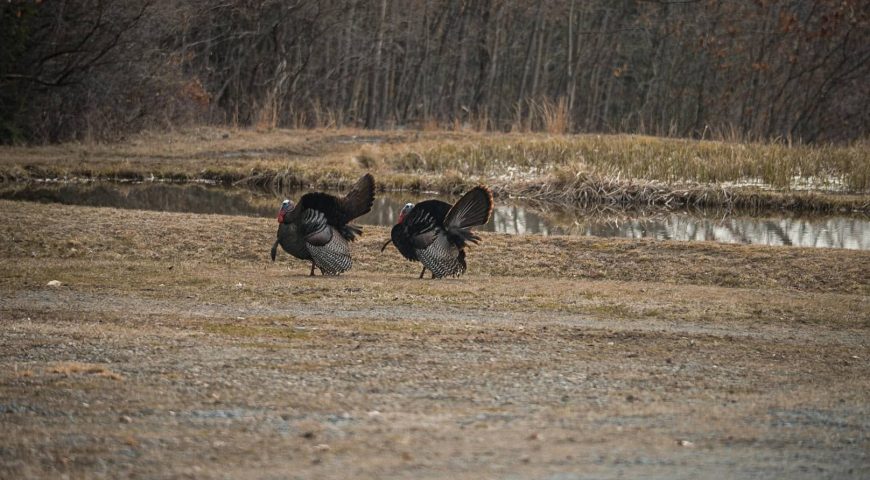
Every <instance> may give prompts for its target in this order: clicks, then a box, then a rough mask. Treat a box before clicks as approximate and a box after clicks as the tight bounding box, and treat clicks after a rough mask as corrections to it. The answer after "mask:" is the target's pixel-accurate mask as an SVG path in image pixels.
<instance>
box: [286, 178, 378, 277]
mask: <svg viewBox="0 0 870 480" xmlns="http://www.w3.org/2000/svg"><path fill="white" fill-rule="evenodd" d="M373 203H374V178H373V177H372V176H371V175H370V174H365V175H363V176H362V177H361V178H360V179H359V180H358V181H357V183H356V184H355V185H354V186H353V188H352V189H351V190H350V192H348V193H347V195H345V196H344V197H343V198H339V197H335V196H333V195H330V194H328V193H322V192H313V193H306V194H305V195H303V196H302V198H300V199H299V203H298V204H297V205H295V206H293V205H292V203H290V204H289V205H290V206H283V207H282V209H281V211H280V212H279V214H278V221H279V225H278V234H277V239H276V240H275V244H274V245H273V246H272V260H273V261H274V260H275V256H276V254H277V250H278V245H281V248H283V249H284V251H286V252H287V253H289V254H291V255H293V256H294V257H296V258H299V259H302V260H310V261H311V262H312V265H311V274H312V275H313V274H314V268H315V267H317V268H319V269H320V271H321V272H322V273H323V274H324V275H338V274H340V273H344V272H346V271H347V270H349V269H350V268H351V266H352V264H353V262H352V260H351V256H350V246H349V244H348V242H352V241H354V240H355V239H356V238H357V237H358V236H359V235H361V234H362V229H361V228H360V227H358V226H356V225H352V224H351V223H350V222H351V221H352V220H353V219H355V218H357V217H359V216H360V215H364V214H366V213H368V212H369V211H370V210H371V208H372V205H373ZM285 205H287V202H285Z"/></svg>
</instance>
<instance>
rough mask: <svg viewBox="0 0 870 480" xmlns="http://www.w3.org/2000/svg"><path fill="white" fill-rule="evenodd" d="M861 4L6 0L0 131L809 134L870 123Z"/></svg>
mask: <svg viewBox="0 0 870 480" xmlns="http://www.w3.org/2000/svg"><path fill="white" fill-rule="evenodd" d="M868 78H870V2H868V1H867V0H753V1H748V0H747V1H727V0H539V1H523V0H221V1H218V2H214V1H206V0H186V1H185V0H147V1H143V0H140V1H133V0H49V1H34V0H29V1H25V0H12V1H9V2H2V3H0V140H2V141H3V142H7V143H8V142H15V141H33V142H54V141H63V140H69V139H84V138H92V139H98V140H99V139H111V138H116V137H118V136H122V135H124V134H127V133H129V132H134V131H137V130H140V129H143V128H164V127H169V126H178V125H186V124H202V123H209V124H219V125H232V126H257V127H267V128H269V127H330V126H336V127H342V126H356V127H366V128H396V127H410V128H430V127H431V128H436V127H437V128H472V129H479V130H501V131H539V130H544V131H550V132H554V133H563V132H629V133H644V134H653V135H667V136H684V137H696V138H716V137H719V138H722V137H725V138H734V139H753V140H754V139H771V138H787V139H792V140H795V141H804V142H828V141H851V140H856V139H864V138H866V136H867V132H868V126H870V81H868V80H867V79H868Z"/></svg>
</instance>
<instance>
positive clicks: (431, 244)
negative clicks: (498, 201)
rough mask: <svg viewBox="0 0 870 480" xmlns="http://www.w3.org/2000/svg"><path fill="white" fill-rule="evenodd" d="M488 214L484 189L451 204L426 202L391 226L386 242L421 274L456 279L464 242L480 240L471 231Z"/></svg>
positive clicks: (489, 198) (462, 260) (460, 269)
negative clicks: (415, 263) (418, 265)
mask: <svg viewBox="0 0 870 480" xmlns="http://www.w3.org/2000/svg"><path fill="white" fill-rule="evenodd" d="M409 206H410V204H409ZM491 213H492V193H491V192H490V191H489V189H488V188H486V187H484V186H478V187H475V188H474V189H472V190H471V191H469V192H468V193H466V194H465V195H463V196H462V198H460V199H459V201H458V202H456V204H454V205H450V204H449V203H446V202H442V201H440V200H426V201H423V202H420V203H418V204H416V205H414V206H413V208H411V210H410V211H409V212H408V213H407V214H406V215H404V217H403V218H402V219H401V220H400V221H399V223H397V224H396V225H395V226H393V229H392V230H391V232H390V241H391V242H392V243H393V244H394V245H395V246H396V249H397V250H399V253H401V254H402V256H403V257H405V258H406V259H408V260H412V261H419V262H421V263H422V264H423V267H424V269H423V270H424V272H425V269H427V268H428V269H429V270H430V271H432V276H433V277H436V278H440V277H445V276H459V275H462V274H463V273H465V271H466V269H467V265H466V263H465V247H466V245H467V243H468V242H471V243H478V242H479V241H480V237H479V236H477V235H475V234H474V233H473V232H472V231H471V228H472V227H475V226H478V225H483V224H485V223H486V222H487V221H489V217H490V215H491ZM387 244H389V242H387ZM387 244H385V245H384V248H386V245H387ZM420 275H421V277H422V272H421V274H420Z"/></svg>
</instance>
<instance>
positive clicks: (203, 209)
mask: <svg viewBox="0 0 870 480" xmlns="http://www.w3.org/2000/svg"><path fill="white" fill-rule="evenodd" d="M288 196H289V197H291V198H298V197H299V194H292V195H288ZM431 197H432V196H431V195H429V196H426V197H419V196H414V195H410V194H407V193H386V194H379V195H378V196H377V198H376V199H375V204H374V207H373V208H372V211H371V212H369V213H368V214H366V215H365V216H363V217H361V218H360V219H359V220H358V222H359V223H361V224H366V225H393V224H394V223H395V221H396V218H397V215H398V211H399V209H401V207H402V205H404V204H405V203H406V202H409V201H411V202H417V201H420V200H422V199H423V198H431ZM0 198H3V199H10V200H28V201H38V202H54V203H63V204H69V205H90V206H99V207H114V208H125V209H141V210H160V211H169V212H191V213H209V214H224V215H248V216H256V217H272V216H274V215H275V213H276V211H277V209H278V206H279V205H280V203H281V200H282V199H283V197H279V196H276V195H274V194H268V193H262V192H253V191H249V190H242V189H225V188H220V187H212V186H203V185H169V184H161V183H146V184H137V185H129V184H127V185H118V184H102V183H93V184H58V185H50V184H36V185H33V184H32V185H13V186H6V187H3V188H0ZM456 198H457V197H450V198H444V197H442V199H443V200H445V201H455V200H456ZM481 230H484V231H490V232H500V233H509V234H515V235H527V234H538V235H584V236H588V235H591V236H598V237H621V238H653V239H659V240H685V241H715V242H724V243H757V244H765V245H795V246H803V247H834V248H849V249H858V250H870V218H868V217H866V216H858V217H855V216H842V215H837V216H790V215H777V216H771V215H767V216H764V217H757V216H749V215H727V216H722V215H716V214H715V213H712V212H703V211H692V212H688V211H677V212H661V211H653V212H626V211H606V212H601V211H597V212H595V211H589V210H564V209H556V208H553V207H546V206H540V205H538V206H530V205H527V204H523V203H519V202H510V201H503V200H502V201H499V202H498V204H497V206H496V207H495V208H494V209H493V216H492V220H490V222H489V223H488V224H486V225H484V226H483V227H482V228H481Z"/></svg>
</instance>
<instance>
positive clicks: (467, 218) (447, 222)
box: [444, 185, 492, 247]
mask: <svg viewBox="0 0 870 480" xmlns="http://www.w3.org/2000/svg"><path fill="white" fill-rule="evenodd" d="M491 214H492V192H491V191H490V190H489V189H488V188H486V187H484V186H483V185H479V186H477V187H474V188H473V189H471V190H470V191H469V192H468V193H466V194H465V195H463V196H462V198H460V199H459V201H458V202H456V204H454V205H453V207H452V208H451V209H450V211H449V212H447V216H446V217H445V218H444V228H445V230H447V233H448V234H449V235H451V236H452V237H453V238H454V239H455V240H456V241H457V242H458V243H459V246H460V247H462V246H464V245H465V242H472V243H478V242H480V237H479V236H477V235H475V234H474V233H472V232H471V227H476V226H478V225H483V224H484V223H486V222H487V221H489V216H490V215H491Z"/></svg>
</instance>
